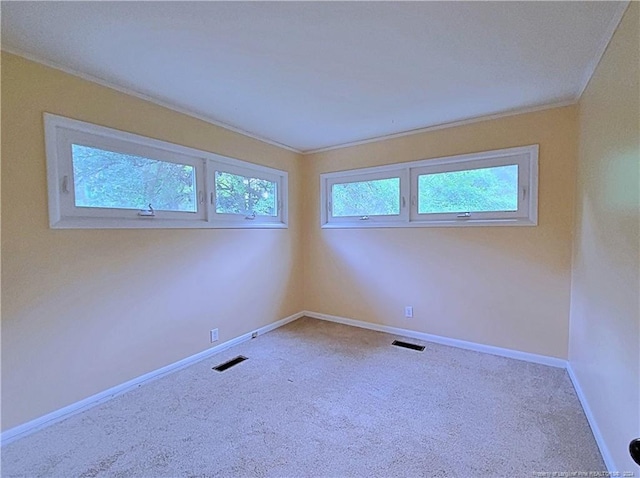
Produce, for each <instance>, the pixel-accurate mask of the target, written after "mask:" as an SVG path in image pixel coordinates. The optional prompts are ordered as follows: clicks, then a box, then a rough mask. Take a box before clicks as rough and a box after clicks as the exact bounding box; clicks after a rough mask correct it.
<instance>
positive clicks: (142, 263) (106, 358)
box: [2, 53, 303, 429]
mask: <svg viewBox="0 0 640 478" xmlns="http://www.w3.org/2000/svg"><path fill="white" fill-rule="evenodd" d="M45 111H46V112H50V113H55V114H59V115H63V116H67V117H71V118H76V119H79V120H83V121H88V122H92V123H97V124H100V125H104V126H109V127H112V128H117V129H121V130H124V131H129V132H133V133H137V134H141V135H145V136H150V137H152V138H158V139H162V140H166V141H171V142H174V143H178V144H182V145H186V146H191V147H195V148H200V149H203V150H207V151H212V152H215V153H219V154H223V155H227V156H231V157H235V158H239V159H243V160H246V161H251V162H256V163H260V164H265V165H268V166H272V167H276V168H280V169H285V170H287V171H289V185H290V186H289V187H290V194H291V195H292V197H294V198H295V197H297V196H298V195H299V188H300V172H299V161H300V158H299V157H298V155H296V154H295V153H291V152H289V151H285V150H282V149H279V148H276V147H274V146H271V145H268V144H265V143H262V142H260V141H256V140H252V139H249V138H247V137H244V136H242V135H239V134H236V133H233V132H230V131H227V130H224V129H222V128H218V127H216V126H212V125H210V124H207V123H205V122H203V121H199V120H197V119H194V118H191V117H188V116H185V115H182V114H180V113H176V112H174V111H170V110H168V109H166V108H162V107H160V106H157V105H154V104H151V103H148V102H145V101H143V100H140V99H137V98H133V97H130V96H127V95H124V94H122V93H119V92H117V91H114V90H111V89H108V88H105V87H102V86H99V85H97V84H94V83H91V82H88V81H85V80H82V79H79V78H77V77H74V76H70V75H68V74H65V73H62V72H60V71H57V70H54V69H51V68H47V67H44V66H41V65H38V64H36V63H33V62H30V61H27V60H24V59H21V58H19V57H16V56H13V55H10V54H5V53H3V54H2V126H3V128H2V181H3V183H2V204H3V214H2V233H3V234H2V286H3V289H2V385H3V387H2V428H3V429H8V428H11V427H13V426H15V425H18V424H21V423H23V422H26V421H28V420H30V419H33V418H36V417H39V416H41V415H43V414H45V413H48V412H51V411H53V410H56V409H58V408H60V407H62V406H65V405H69V404H70V403H73V402H75V401H77V400H80V399H82V398H85V397H87V396H90V395H92V394H94V393H97V392H100V391H102V390H104V389H107V388H109V387H112V386H114V385H117V384H120V383H122V382H125V381H127V380H129V379H132V378H134V377H137V376H139V375H141V374H144V373H146V372H149V371H151V370H155V369H157V368H159V367H162V366H164V365H167V364H170V363H172V362H175V361H176V360H179V359H182V358H184V357H187V356H189V355H192V354H194V353H197V352H199V351H202V350H205V349H206V348H208V347H210V345H211V344H210V343H209V330H210V329H211V328H213V327H218V328H219V329H220V341H221V342H223V341H225V340H228V339H230V338H233V337H236V336H238V335H241V334H243V333H246V332H248V331H251V330H252V329H255V328H257V327H260V326H263V325H266V324H269V323H271V322H274V321H275V320H278V319H281V318H283V317H286V316H288V315H291V314H293V313H296V312H298V311H300V310H302V308H303V304H302V286H301V284H302V275H301V271H302V269H301V264H302V260H301V245H300V244H301V241H300V227H301V223H300V220H299V215H300V212H301V211H300V208H299V207H298V206H297V203H296V201H292V202H291V207H290V218H289V219H290V227H289V229H287V230H230V229H229V230H178V229H172V230H157V229H156V230H51V229H49V227H48V217H47V183H46V169H45V153H44V132H43V121H42V113H43V112H45Z"/></svg>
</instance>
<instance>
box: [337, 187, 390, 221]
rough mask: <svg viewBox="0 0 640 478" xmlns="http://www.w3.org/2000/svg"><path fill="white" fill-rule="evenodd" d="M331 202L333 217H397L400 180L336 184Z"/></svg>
mask: <svg viewBox="0 0 640 478" xmlns="http://www.w3.org/2000/svg"><path fill="white" fill-rule="evenodd" d="M331 201H332V204H333V215H334V216H335V217H348V216H387V215H398V214H400V178H387V179H376V180H372V181H356V182H352V183H337V184H334V185H333V188H332V190H331Z"/></svg>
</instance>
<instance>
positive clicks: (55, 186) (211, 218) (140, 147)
mask: <svg viewBox="0 0 640 478" xmlns="http://www.w3.org/2000/svg"><path fill="white" fill-rule="evenodd" d="M44 127H45V146H46V157H47V185H48V196H49V226H50V227H51V228H52V229H147V228H168V229H174V228H287V227H288V214H287V211H288V204H287V201H288V174H287V172H286V171H280V170H278V169H274V168H269V167H266V166H261V165H257V164H253V163H250V162H246V161H241V160H238V159H234V158H229V157H226V156H221V155H218V154H215V153H210V152H208V151H201V150H198V149H195V148H189V147H186V146H181V145H177V144H174V143H169V142H166V141H161V140H157V139H152V138H147V137H145V136H140V135H136V134H132V133H127V132H124V131H119V130H116V129H112V128H107V127H104V126H98V125H95V124H91V123H86V122H84V121H78V120H74V119H70V118H65V117H62V116H57V115H53V114H50V113H45V114H44ZM72 144H81V145H84V146H88V147H94V148H97V149H103V150H107V151H114V152H119V153H124V154H131V155H135V156H142V157H145V158H149V159H155V160H160V161H168V162H173V163H178V164H187V165H190V166H193V167H194V168H195V174H196V201H197V212H195V213H193V212H184V211H159V210H155V211H153V215H148V214H145V211H144V210H140V211H139V210H135V209H117V208H93V207H76V205H75V191H74V180H73V158H72V146H71V145H72ZM220 165H224V167H226V168H235V169H234V170H238V171H243V173H242V174H243V175H248V176H251V177H265V178H266V177H268V178H269V180H271V181H273V180H276V181H277V184H278V186H277V187H278V200H279V201H280V208H279V214H278V216H277V218H273V217H271V218H270V220H268V221H267V220H265V221H249V220H243V221H240V220H235V218H234V220H231V219H230V218H223V217H220V215H216V214H215V213H214V212H215V204H214V200H215V192H214V191H213V185H214V181H213V175H214V174H215V173H214V171H215V168H216V167H221V166H220Z"/></svg>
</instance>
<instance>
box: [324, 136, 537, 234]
mask: <svg viewBox="0 0 640 478" xmlns="http://www.w3.org/2000/svg"><path fill="white" fill-rule="evenodd" d="M537 175H538V146H537V145H533V146H524V147H519V148H510V149H504V150H498V151H488V152H483V153H473V154H467V155H461V156H452V157H446V158H438V159H432V160H421V161H414V162H410V163H400V164H395V165H389V166H380V167H374V168H364V169H358V170H351V171H341V172H334V173H325V174H322V175H321V196H322V197H321V201H322V209H321V225H322V227H413V226H469V225H472V226H482V225H503V226H504V225H536V224H537V187H538V182H537V181H538V179H537V178H538V176H537Z"/></svg>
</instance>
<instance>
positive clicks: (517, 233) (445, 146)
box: [304, 107, 577, 358]
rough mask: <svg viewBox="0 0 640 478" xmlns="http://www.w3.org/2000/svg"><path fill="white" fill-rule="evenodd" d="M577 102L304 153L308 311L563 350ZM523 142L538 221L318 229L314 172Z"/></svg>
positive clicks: (530, 348)
mask: <svg viewBox="0 0 640 478" xmlns="http://www.w3.org/2000/svg"><path fill="white" fill-rule="evenodd" d="M576 113H577V112H576V108H575V107H564V108H556V109H552V110H547V111H541V112H535V113H529V114H524V115H519V116H512V117H506V118H501V119H496V120H491V121H483V122H479V123H474V124H469V125H465V126H459V127H455V128H448V129H442V130H436V131H431V132H426V133H423V134H417V135H412V136H406V137H401V138H396V139H390V140H386V141H381V142H376V143H369V144H365V145H361V146H354V147H350V148H345V149H339V150H333V151H328V152H325V153H318V154H315V155H311V156H309V157H306V158H305V162H304V168H305V169H304V181H305V184H306V186H307V187H306V188H305V205H304V208H305V229H304V235H305V243H306V248H305V252H304V254H305V270H306V274H305V306H306V308H307V310H311V311H314V312H320V313H325V314H331V315H337V316H342V317H347V318H352V319H358V320H363V321H368V322H373V323H377V324H384V325H389V326H394V327H402V328H408V329H412V330H417V331H421V332H427V333H431V334H436V335H442V336H446V337H453V338H457V339H462V340H468V341H472V342H477V343H481V344H488V345H494V346H499V347H506V348H511V349H516V350H522V351H525V352H532V353H538V354H544V355H549V356H554V357H559V358H566V357H567V340H568V339H567V337H568V328H569V290H570V274H571V233H572V227H573V209H574V192H575V168H576V157H577V148H576V134H577V133H576ZM534 143H539V144H540V158H539V163H540V178H539V185H540V186H539V187H540V192H539V225H538V226H537V227H469V228H446V227H443V228H411V229H409V228H407V229H404V228H401V229H395V228H394V229H391V228H389V229H341V230H340V229H321V228H320V220H319V211H320V201H319V187H320V173H323V172H329V171H337V170H345V169H353V168H359V167H366V166H377V165H382V164H388V163H395V162H402V161H412V160H418V159H427V158H436V157H440V156H448V155H455V154H462V153H472V152H477V151H486V150H492V149H500V148H508V147H514V146H523V145H529V144H534ZM405 305H412V306H413V307H414V318H413V319H405V318H404V306H405Z"/></svg>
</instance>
